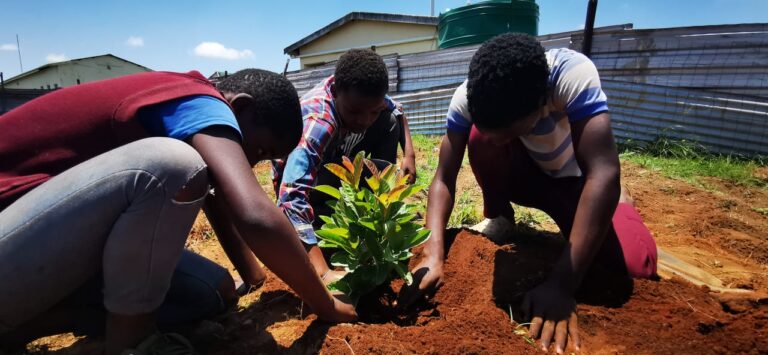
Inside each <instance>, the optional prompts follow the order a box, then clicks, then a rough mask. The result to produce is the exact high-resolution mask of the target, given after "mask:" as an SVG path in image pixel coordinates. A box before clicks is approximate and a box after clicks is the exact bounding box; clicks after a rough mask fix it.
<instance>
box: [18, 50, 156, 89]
mask: <svg viewBox="0 0 768 355" xmlns="http://www.w3.org/2000/svg"><path fill="white" fill-rule="evenodd" d="M101 57H112V58H115V59H118V60H121V61H123V62H127V63H131V64H133V65H135V66H138V67H142V68H144V69H146V70H147V71H152V69H149V68H147V67H145V66H143V65H139V64H136V63H134V62H132V61H130V60H126V59H123V58H120V57H118V56H116V55H113V54H110V53H107V54H102V55H95V56H93V57H85V58H77V59H71V60H65V61H62V62H55V63H48V64H45V65H41V66H39V67H37V68H35V69H32V70H28V71H25V72H23V73H21V74H19V75H16V76H14V77H12V78H10V79H8V80H5V82H6V83H10V82H13V81H16V80H19V79H21V78H25V77H27V76H30V75H32V74H35V73H38V72H41V71H43V70H45V69H48V68H53V67H57V66H59V65H62V64H67V63H72V62H78V61H81V60H87V59H93V58H101Z"/></svg>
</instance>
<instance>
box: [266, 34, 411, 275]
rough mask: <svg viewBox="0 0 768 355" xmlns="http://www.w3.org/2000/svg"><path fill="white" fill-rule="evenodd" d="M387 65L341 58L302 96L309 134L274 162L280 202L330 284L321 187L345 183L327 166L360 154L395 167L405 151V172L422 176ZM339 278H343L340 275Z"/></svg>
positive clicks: (366, 54) (349, 55) (360, 55)
mask: <svg viewBox="0 0 768 355" xmlns="http://www.w3.org/2000/svg"><path fill="white" fill-rule="evenodd" d="M388 77H389V75H388V73H387V67H386V65H385V64H384V61H383V60H382V59H381V57H380V56H379V55H378V54H376V53H375V52H373V51H371V50H368V49H353V50H350V51H348V52H346V53H345V54H344V55H342V56H341V58H340V59H339V62H338V64H337V65H336V71H335V73H334V75H332V76H330V77H328V78H327V79H325V80H323V81H322V82H321V83H319V84H318V85H317V86H315V87H314V88H313V89H312V90H310V91H309V92H307V93H306V94H304V96H303V97H302V98H301V110H302V115H303V119H304V133H303V135H302V137H301V140H300V142H299V145H298V146H297V147H296V149H294V150H293V152H292V153H291V154H290V155H289V156H288V159H287V160H286V161H281V160H274V161H273V162H272V163H273V183H274V184H275V190H276V195H277V204H278V206H279V207H280V208H281V209H282V210H283V212H284V213H285V215H286V216H288V218H289V219H290V221H291V223H293V225H294V227H295V228H296V230H297V232H298V234H299V237H300V238H301V240H302V242H303V243H304V245H305V247H306V249H307V252H308V253H309V258H310V261H311V262H312V264H313V265H314V266H315V270H316V271H317V272H318V275H320V276H323V277H324V279H326V280H327V281H328V282H330V281H332V280H330V279H329V278H328V277H325V276H329V275H331V274H329V270H330V269H329V267H328V264H327V263H326V261H325V259H324V258H323V254H322V253H321V252H320V249H319V248H318V247H317V237H316V235H315V232H314V228H319V226H320V225H319V224H318V223H317V222H320V220H319V218H317V219H316V216H318V215H330V214H331V213H332V211H331V210H330V208H328V207H327V206H326V204H325V201H326V200H327V198H326V197H325V196H323V195H322V194H320V193H316V192H315V191H314V190H313V189H312V188H313V187H314V186H316V185H324V184H330V185H336V186H338V185H339V180H338V178H334V177H333V175H332V174H330V173H329V172H328V171H326V170H325V169H322V167H323V166H324V165H325V164H326V163H330V162H340V161H341V157H342V156H353V155H355V154H356V153H357V152H359V151H364V152H366V154H370V155H371V158H372V159H374V160H379V161H380V163H384V162H388V163H393V164H394V163H395V162H396V159H397V146H398V145H401V146H402V147H403V156H404V159H403V162H402V165H401V169H402V170H403V172H404V173H406V174H410V175H411V182H413V181H415V178H416V156H415V153H414V151H413V146H412V144H411V138H410V132H409V130H408V123H407V120H406V118H405V116H404V115H403V112H402V106H400V105H399V104H398V103H396V102H395V101H393V100H392V99H391V98H389V96H387V95H386V94H387V91H388V89H389V78H388ZM334 276H336V277H338V276H339V275H334Z"/></svg>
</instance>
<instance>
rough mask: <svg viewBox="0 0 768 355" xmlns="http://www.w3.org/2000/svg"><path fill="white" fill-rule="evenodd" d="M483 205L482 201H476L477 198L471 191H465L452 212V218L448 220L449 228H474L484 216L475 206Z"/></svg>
mask: <svg viewBox="0 0 768 355" xmlns="http://www.w3.org/2000/svg"><path fill="white" fill-rule="evenodd" d="M478 205H482V201H475V198H474V197H473V196H472V194H471V193H470V192H469V191H464V192H463V193H462V194H461V196H459V200H458V201H456V206H455V207H454V208H453V212H451V218H450V219H449V220H448V228H456V227H461V226H472V225H475V224H477V223H479V222H480V221H481V220H482V219H483V215H482V214H481V213H479V212H478V210H477V208H476V207H475V206H478Z"/></svg>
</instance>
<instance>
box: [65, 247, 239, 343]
mask: <svg viewBox="0 0 768 355" xmlns="http://www.w3.org/2000/svg"><path fill="white" fill-rule="evenodd" d="M228 280H231V277H230V276H229V272H228V271H227V269H225V268H223V267H222V266H220V265H219V264H216V263H215V262H213V261H211V260H208V259H206V258H205V257H203V256H200V255H198V254H195V253H193V252H191V251H189V250H185V251H184V253H183V254H181V259H180V260H179V263H178V264H177V265H176V269H175V270H174V271H173V276H172V277H171V284H170V287H169V289H168V293H166V295H165V299H164V300H163V303H162V304H161V305H160V307H159V308H158V309H157V310H156V311H155V319H156V321H157V323H158V325H159V326H160V327H161V328H173V327H176V326H179V325H185V324H191V323H193V322H195V321H199V320H203V319H206V318H211V317H214V316H216V315H219V314H222V313H223V312H224V311H226V309H227V304H226V302H225V300H224V299H223V298H222V296H221V295H220V294H219V291H218V287H219V286H220V285H221V284H222V283H224V282H226V281H228ZM229 282H231V281H229ZM103 287H104V282H103V278H102V275H100V274H99V275H97V276H95V277H93V278H92V279H91V280H90V281H89V282H87V283H86V284H85V285H84V286H83V287H81V288H80V289H78V290H77V291H75V292H74V293H73V294H72V295H70V296H69V297H68V298H67V299H66V300H65V301H64V302H63V306H65V307H66V306H69V307H72V308H75V309H88V310H89V311H88V312H83V317H80V319H78V320H77V321H76V322H74V324H73V329H71V330H72V331H74V332H76V333H82V334H92V333H97V334H98V333H100V332H101V331H103V324H104V319H103V316H104V315H105V314H104V307H103V299H104V296H103V294H102V289H103ZM232 287H233V288H234V285H232Z"/></svg>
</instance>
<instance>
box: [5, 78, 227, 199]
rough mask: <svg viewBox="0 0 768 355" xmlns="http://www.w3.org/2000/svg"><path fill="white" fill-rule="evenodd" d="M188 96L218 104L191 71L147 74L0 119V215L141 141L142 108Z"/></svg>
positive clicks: (59, 96) (46, 99)
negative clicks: (56, 179)
mask: <svg viewBox="0 0 768 355" xmlns="http://www.w3.org/2000/svg"><path fill="white" fill-rule="evenodd" d="M192 95H209V96H213V97H216V98H218V99H221V100H222V101H224V102H226V100H224V98H223V97H222V96H221V93H219V92H218V90H216V88H215V87H214V86H213V84H211V83H210V82H209V81H208V80H206V79H205V77H204V76H203V75H201V74H200V73H199V72H197V71H191V72H189V73H186V74H182V73H170V72H149V73H141V74H134V75H128V76H124V77H120V78H115V79H108V80H102V81H96V82H92V83H87V84H84V85H78V86H73V87H68V88H64V89H61V90H57V91H54V92H51V93H49V94H46V95H43V96H41V97H39V98H36V99H34V100H32V101H30V102H28V103H26V104H24V105H22V106H19V107H17V108H15V109H13V110H11V111H10V112H7V113H6V114H4V115H2V116H0V211H2V210H3V209H5V208H6V207H8V206H9V205H10V204H11V203H13V202H14V201H16V200H17V199H18V198H20V197H21V196H23V195H24V194H25V193H27V192H29V190H31V189H33V188H34V187H36V186H38V185H40V184H42V183H44V182H46V181H48V179H50V178H51V177H53V176H56V175H58V174H60V173H62V172H63V171H65V170H67V169H69V168H71V167H73V166H75V165H77V164H80V163H82V162H84V161H86V160H88V159H90V158H93V157H95V156H97V155H99V154H102V153H105V152H108V151H110V150H112V149H115V148H117V147H120V146H122V145H125V144H127V143H130V142H133V141H136V140H139V139H143V138H147V137H149V133H147V132H146V131H145V130H144V128H143V127H142V126H141V124H139V122H138V121H137V120H136V119H135V117H136V112H137V111H138V110H139V109H140V108H142V107H144V106H148V105H153V104H158V103H161V102H165V101H169V100H173V99H178V98H182V97H186V96H192Z"/></svg>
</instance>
